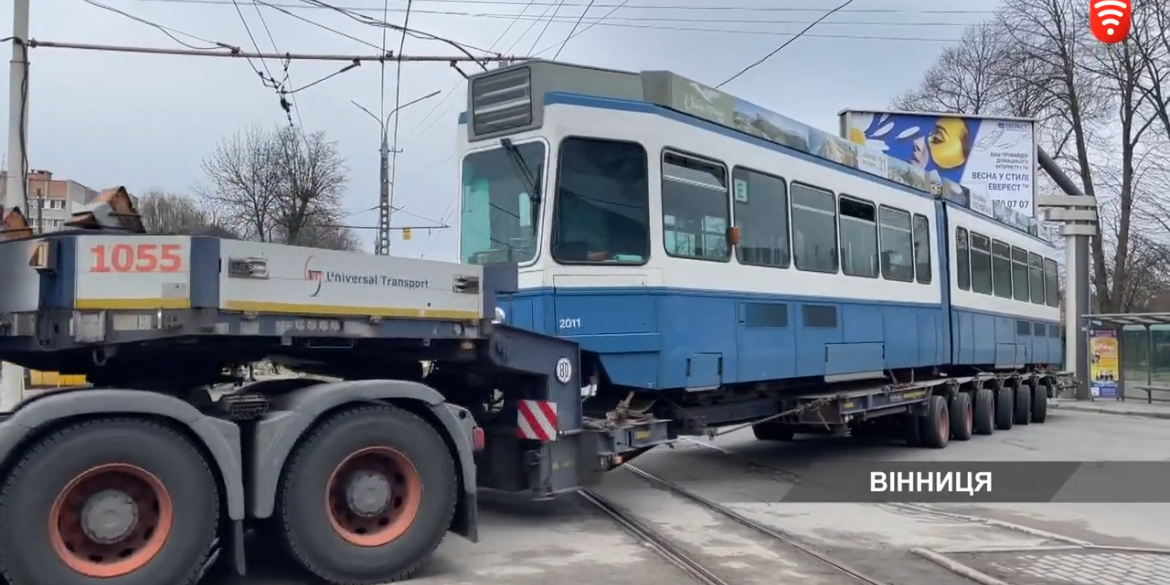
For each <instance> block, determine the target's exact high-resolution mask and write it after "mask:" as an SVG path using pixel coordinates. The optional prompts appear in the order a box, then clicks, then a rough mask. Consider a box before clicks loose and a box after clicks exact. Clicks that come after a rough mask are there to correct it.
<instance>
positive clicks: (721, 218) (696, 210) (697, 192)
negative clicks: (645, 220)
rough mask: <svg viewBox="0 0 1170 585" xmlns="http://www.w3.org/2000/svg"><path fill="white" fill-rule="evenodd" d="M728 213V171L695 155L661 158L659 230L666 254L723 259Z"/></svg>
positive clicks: (725, 257) (726, 253)
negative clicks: (660, 222) (694, 156)
mask: <svg viewBox="0 0 1170 585" xmlns="http://www.w3.org/2000/svg"><path fill="white" fill-rule="evenodd" d="M730 215H731V209H730V203H729V201H728V193H727V170H726V169H724V168H723V166H721V165H718V164H715V163H711V162H707V161H704V160H699V159H696V158H692V157H688V156H683V155H680V154H674V153H671V152H668V153H666V154H665V155H663V157H662V225H663V228H662V233H663V244H664V245H665V246H666V253H667V254H669V255H671V256H677V257H682V258H694V259H697V260H715V261H720V262H725V261H727V260H729V259H730V258H731V251H730V249H729V248H728V246H727V223H728V217H729V216H730Z"/></svg>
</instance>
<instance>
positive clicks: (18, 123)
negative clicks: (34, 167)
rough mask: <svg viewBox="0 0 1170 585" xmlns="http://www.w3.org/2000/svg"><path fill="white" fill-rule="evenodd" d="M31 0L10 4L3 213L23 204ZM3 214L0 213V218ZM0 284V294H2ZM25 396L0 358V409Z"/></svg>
mask: <svg viewBox="0 0 1170 585" xmlns="http://www.w3.org/2000/svg"><path fill="white" fill-rule="evenodd" d="M30 4H31V0H14V1H13V4H12V7H13V10H12V37H13V39H14V40H13V41H12V60H11V61H9V62H8V184H7V186H6V187H7V188H6V190H5V192H4V202H3V203H4V207H3V209H4V213H10V212H11V211H12V210H13V209H17V208H20V210H21V212H23V213H26V214H27V210H26V209H24V207H25V199H26V197H25V190H26V189H28V184H26V183H25V161H26V160H28V153H27V152H26V150H25V148H26V147H27V146H28V144H27V143H28V140H27V139H28V91H29V87H28V46H27V44H26V43H28V21H29V5H30ZM2 219H3V218H2V217H0V220H2ZM4 292H5V291H4V290H3V284H0V294H4ZM23 398H24V368H22V367H20V366H18V365H16V364H10V363H8V362H0V410H2V411H10V410H12V409H14V408H16V405H17V403H19V402H20V401H21V400H22V399H23Z"/></svg>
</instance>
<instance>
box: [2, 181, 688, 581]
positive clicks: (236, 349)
mask: <svg viewBox="0 0 1170 585" xmlns="http://www.w3.org/2000/svg"><path fill="white" fill-rule="evenodd" d="M103 205H105V206H106V207H104V208H101V209H98V210H97V211H99V212H100V213H96V214H92V215H91V216H90V217H88V221H86V222H79V223H81V224H84V225H87V227H88V228H89V229H79V230H71V231H67V232H61V233H56V234H51V235H45V236H37V237H27V236H26V237H20V238H15V239H9V240H8V241H0V282H3V284H2V285H0V360H3V361H8V362H12V363H16V364H18V365H20V366H23V367H25V368H29V369H34V370H40V371H53V372H61V373H63V374H69V375H78V376H85V377H86V380H87V382H88V384H87V386H85V387H75V388H58V389H51V390H47V391H41V392H37V393H30V396H29V397H27V398H26V399H25V400H23V401H22V402H21V403H20V404H19V405H18V406H17V407H16V408H14V409H13V410H12V411H10V412H5V413H2V414H0V524H3V525H4V526H9V527H16V526H19V527H21V528H20V529H19V530H7V531H5V533H4V534H2V535H0V576H2V577H3V578H4V580H6V581H7V583H8V584H9V585H43V584H45V583H53V584H54V585H81V584H88V583H93V582H95V580H101V581H102V582H105V583H111V584H115V585H159V584H163V583H165V584H167V585H187V584H191V583H195V582H196V581H198V580H199V579H200V578H201V577H202V575H203V574H204V573H205V572H206V571H207V570H208V569H209V567H211V566H213V565H216V566H219V567H223V568H225V569H227V570H230V571H233V572H236V573H239V574H246V573H247V567H248V564H249V563H248V561H249V560H255V558H254V557H250V556H249V554H248V551H249V550H250V547H248V546H245V543H246V542H250V539H249V538H246V537H245V535H246V534H252V533H256V534H258V535H259V536H260V537H261V538H264V539H265V540H269V541H271V540H276V541H282V542H283V543H284V545H285V548H286V549H287V550H288V551H289V552H290V554H291V557H292V558H293V559H294V560H295V561H296V562H298V563H299V564H300V565H301V566H302V567H304V568H305V569H306V570H307V571H309V572H311V573H313V574H315V575H317V576H318V577H320V578H322V579H323V580H325V581H327V582H332V583H350V584H357V583H384V582H387V581H391V580H397V579H402V578H406V577H409V576H410V575H411V574H412V573H413V572H414V571H415V570H416V569H417V568H418V567H419V566H420V565H421V564H422V563H424V562H425V561H426V560H427V559H428V558H429V556H430V555H431V553H432V552H433V551H434V549H435V548H436V547H437V546H438V544H439V542H440V541H441V539H442V538H443V536H444V534H446V533H447V532H449V531H451V532H455V533H457V534H460V535H462V536H464V537H466V538H469V539H471V540H476V539H477V538H478V528H477V527H478V513H477V507H476V493H477V491H478V490H480V489H484V488H490V489H496V490H504V491H508V492H515V493H522V494H526V495H528V496H529V497H533V498H550V497H555V496H556V495H557V494H561V493H570V492H573V491H575V490H576V489H578V488H579V487H580V486H582V485H587V484H588V483H590V482H593V481H596V479H597V477H599V476H600V474H601V473H603V472H604V471H606V470H608V469H610V468H612V467H613V466H615V465H617V464H618V462H620V461H621V458H622V456H623V455H624V454H625V453H629V452H632V451H635V450H638V449H641V448H644V447H648V446H651V445H653V444H658V443H661V442H663V441H664V440H665V439H666V433H667V428H666V421H660V420H656V419H653V418H645V417H643V418H640V419H638V420H620V419H617V418H614V419H613V420H606V421H589V420H587V419H585V418H584V417H583V414H582V409H581V386H582V384H581V383H580V382H579V375H580V374H579V373H580V367H579V356H578V349H577V346H576V344H574V343H573V342H571V341H567V340H562V339H558V338H555V337H549V336H544V335H540V334H536V333H532V332H528V331H524V330H520V329H516V328H512V327H508V326H505V325H501V324H498V323H493V320H494V319H493V318H494V316H495V309H494V295H495V293H496V292H497V291H507V290H515V287H516V268H515V266H505V265H501V266H487V267H479V266H467V265H459V264H454V263H444V262H432V261H425V260H412V259H404V258H392V257H373V256H368V255H363V254H354V253H347V252H334V251H326V250H315V249H309V248H297V247H292V246H283V245H276V244H263V243H254V242H243V241H235V240H226V239H219V238H215V237H202V236H173V235H166V236H164V235H147V234H141V233H128V232H127V230H126V229H122V228H125V227H130V228H131V229H130V231H137V230H134V229H133V225H132V224H133V222H132V221H129V220H127V217H128V216H130V215H132V214H129V213H118V210H119V202H118V201H113V202H106V203H104V204H103ZM120 209H122V210H123V211H125V210H127V209H128V207H127V205H126V203H125V202H121V207H120ZM0 240H2V238H0ZM261 359H272V360H274V362H276V363H281V364H282V365H285V366H286V367H288V368H290V369H293V370H295V371H298V372H303V373H306V374H317V375H319V376H320V378H316V377H304V378H293V379H275V380H268V381H261V382H256V383H252V384H246V385H243V386H241V387H239V388H237V389H235V390H231V391H228V392H227V393H226V394H222V395H220V392H209V389H211V388H216V387H217V386H216V384H217V383H218V382H220V380H221V379H222V377H223V370H224V368H230V367H233V366H238V365H241V364H247V363H251V362H255V361H258V360H261ZM424 362H425V363H426V364H427V365H428V367H426V368H425V369H424V367H423V365H422V364H423V363H424ZM331 380H332V381H331ZM338 380H339V381H338ZM218 387H219V388H222V386H218ZM265 550H267V549H265ZM217 560H218V562H216V561H217Z"/></svg>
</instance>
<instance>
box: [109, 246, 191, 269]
mask: <svg viewBox="0 0 1170 585" xmlns="http://www.w3.org/2000/svg"><path fill="white" fill-rule="evenodd" d="M182 249H183V246H181V245H179V244H133V245H132V244H115V245H113V246H107V245H104V244H102V245H98V246H94V247H92V248H90V249H89V253H90V254H91V255H92V256H93V266H92V267H91V268H90V269H89V271H90V272H179V271H181V270H183V256H182V255H181V254H180V252H181V251H182Z"/></svg>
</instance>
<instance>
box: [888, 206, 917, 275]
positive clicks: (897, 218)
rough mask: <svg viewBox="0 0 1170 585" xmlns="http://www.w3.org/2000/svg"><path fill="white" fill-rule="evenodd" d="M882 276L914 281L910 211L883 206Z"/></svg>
mask: <svg viewBox="0 0 1170 585" xmlns="http://www.w3.org/2000/svg"><path fill="white" fill-rule="evenodd" d="M880 220H881V224H882V277H883V278H885V279H886V280H896V281H898V282H914V243H913V239H912V238H911V234H910V213H908V212H906V211H902V210H901V209H894V208H892V207H886V206H885V205H883V206H882V208H881V213H880Z"/></svg>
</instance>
